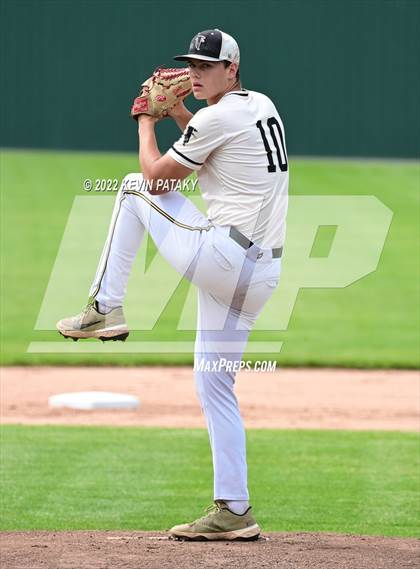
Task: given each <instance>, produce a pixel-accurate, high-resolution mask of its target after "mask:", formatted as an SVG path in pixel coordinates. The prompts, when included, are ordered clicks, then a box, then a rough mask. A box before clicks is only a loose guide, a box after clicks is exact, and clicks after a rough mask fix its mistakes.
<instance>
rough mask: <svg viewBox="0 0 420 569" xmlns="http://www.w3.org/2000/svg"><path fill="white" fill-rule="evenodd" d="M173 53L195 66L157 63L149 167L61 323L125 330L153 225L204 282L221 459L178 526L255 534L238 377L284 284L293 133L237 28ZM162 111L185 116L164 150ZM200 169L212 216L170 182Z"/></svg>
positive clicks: (226, 534)
mask: <svg viewBox="0 0 420 569" xmlns="http://www.w3.org/2000/svg"><path fill="white" fill-rule="evenodd" d="M175 59H176V60H178V61H186V62H187V64H188V67H187V68H178V69H158V70H156V71H155V73H154V74H153V75H152V77H151V78H150V79H149V80H147V81H146V82H145V83H144V84H143V86H142V89H141V92H140V95H139V96H138V97H137V98H136V99H135V101H134V104H133V107H132V110H131V114H132V116H133V118H135V119H136V120H137V122H138V133H139V158H140V164H141V172H142V173H141V174H140V173H133V174H128V175H127V176H126V177H125V178H124V180H123V182H122V184H121V188H120V190H119V192H118V194H117V198H116V202H115V207H114V212H113V215H112V219H111V225H110V229H109V233H108V238H107V241H106V243H105V247H104V249H103V253H102V256H101V259H100V261H99V266H98V269H97V272H96V276H95V278H94V282H93V283H92V287H91V290H90V298H89V302H88V304H87V306H86V308H85V309H84V310H83V311H82V312H81V314H78V315H77V316H74V317H71V318H65V319H63V320H60V322H58V323H57V328H58V330H59V332H60V333H61V334H62V335H63V336H65V337H71V338H73V339H79V338H92V337H93V338H99V339H102V340H118V339H119V340H125V338H126V337H127V336H128V333H129V331H128V327H127V324H126V320H125V317H124V313H123V308H122V307H123V302H124V296H125V293H126V285H127V280H128V277H129V274H130V271H131V267H132V264H133V261H134V258H135V255H136V253H137V250H138V248H139V247H140V244H141V242H142V239H143V237H144V234H145V232H146V231H147V232H148V233H149V234H150V235H151V237H152V239H153V240H154V242H155V244H156V246H157V247H158V249H159V251H160V253H161V254H162V255H163V256H164V257H165V258H166V259H167V261H168V262H169V263H171V265H173V267H175V269H176V270H177V271H179V273H180V274H181V275H183V276H185V277H186V278H187V279H189V281H191V282H192V283H193V284H194V285H195V286H196V287H197V294H198V315H197V334H196V342H195V352H194V370H195V371H194V375H195V382H196V390H197V394H198V398H199V400H200V403H201V406H202V409H203V412H204V415H205V418H206V423H207V427H208V432H209V437H210V444H211V449H212V458H213V467H214V505H213V506H212V507H211V509H210V510H209V511H208V513H207V514H206V515H205V516H204V517H202V518H200V519H198V520H195V521H193V522H191V523H188V524H183V525H178V526H175V527H173V528H172V529H171V530H170V535H171V536H173V537H176V538H179V539H191V540H196V539H202V540H205V539H207V540H220V539H222V540H235V539H239V540H253V539H257V538H258V536H259V533H260V528H259V526H258V524H257V522H256V520H255V518H254V516H253V514H252V511H251V506H250V505H249V493H248V486H247V463H246V445H245V432H244V427H243V423H242V419H241V415H240V412H239V408H238V402H237V399H236V396H235V393H234V383H235V373H236V369H238V364H239V363H240V361H241V358H242V354H243V352H244V349H245V346H246V343H247V339H248V336H249V333H250V331H251V329H252V327H253V325H254V323H255V321H256V319H257V318H258V315H259V314H260V312H261V310H262V309H263V307H264V305H265V303H266V302H267V300H268V299H269V298H270V297H271V296H272V294H273V292H274V290H275V289H276V287H277V285H278V283H279V278H280V272H281V261H282V254H283V245H284V240H285V230H286V224H285V218H286V212H287V203H288V177H289V172H288V161H287V152H286V139H285V133H284V127H283V123H282V121H281V119H280V116H279V114H278V112H277V110H276V107H275V106H274V104H273V102H272V101H271V100H270V99H269V98H268V97H266V96H265V95H263V94H261V93H257V92H255V91H249V90H246V89H244V88H242V86H241V81H240V76H239V47H238V44H237V43H236V41H235V40H234V39H233V38H232V37H231V36H230V35H228V34H226V33H225V32H222V31H220V30H218V29H214V30H206V31H203V32H200V33H198V34H197V35H195V36H194V38H193V39H192V41H191V43H190V46H189V50H188V53H186V54H184V55H178V56H176V57H175ZM191 91H192V93H193V94H194V97H195V98H196V99H199V100H205V101H207V106H205V107H203V108H202V109H200V110H199V111H198V112H197V113H196V114H195V115H192V113H190V112H189V111H188V110H187V108H186V107H185V105H184V102H183V101H184V99H185V97H186V96H187V95H188V94H190V92H191ZM164 116H169V117H171V118H172V119H173V120H175V121H176V123H177V125H178V126H179V128H180V129H181V131H182V135H181V137H180V138H179V139H178V140H177V141H175V142H174V144H173V146H172V147H171V148H170V149H169V150H168V152H166V154H164V155H162V154H161V153H160V151H159V148H158V145H157V142H156V136H155V124H156V122H157V121H158V120H160V119H161V118H162V117H164ZM193 171H195V172H197V176H198V180H199V184H200V188H201V192H202V195H203V198H204V200H205V203H206V205H207V215H203V214H202V213H200V211H198V209H197V208H196V207H195V206H194V205H193V203H192V202H191V201H190V200H188V199H187V198H185V197H184V196H183V195H182V194H181V193H180V192H179V191H170V190H168V186H169V184H165V182H167V181H170V180H171V181H172V180H179V181H181V180H184V179H185V178H186V177H187V176H189V175H190V174H191V173H192V172H193ZM139 286H141V283H139Z"/></svg>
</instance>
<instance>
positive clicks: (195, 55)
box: [174, 29, 239, 63]
mask: <svg viewBox="0 0 420 569" xmlns="http://www.w3.org/2000/svg"><path fill="white" fill-rule="evenodd" d="M174 59H176V60H177V61H186V60H188V59H201V60H203V61H230V62H231V63H239V46H238V44H237V42H236V40H235V39H233V37H232V36H230V35H229V34H227V33H225V32H222V31H221V30H218V29H214V30H205V31H204V32H199V33H198V34H196V35H195V36H194V37H193V39H192V40H191V43H190V47H189V50H188V53H186V54H184V55H177V56H175V57H174Z"/></svg>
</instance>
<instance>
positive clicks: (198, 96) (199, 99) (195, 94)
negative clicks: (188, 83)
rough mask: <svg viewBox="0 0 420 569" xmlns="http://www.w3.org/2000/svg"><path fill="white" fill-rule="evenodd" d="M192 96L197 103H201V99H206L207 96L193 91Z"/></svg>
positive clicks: (198, 91) (201, 92)
mask: <svg viewBox="0 0 420 569" xmlns="http://www.w3.org/2000/svg"><path fill="white" fill-rule="evenodd" d="M193 95H194V98H195V99H197V101H202V100H203V99H207V96H206V95H205V93H203V91H201V90H197V91H193Z"/></svg>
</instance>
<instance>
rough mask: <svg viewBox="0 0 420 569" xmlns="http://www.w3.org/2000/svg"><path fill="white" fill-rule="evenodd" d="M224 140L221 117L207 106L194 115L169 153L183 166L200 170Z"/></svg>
mask: <svg viewBox="0 0 420 569" xmlns="http://www.w3.org/2000/svg"><path fill="white" fill-rule="evenodd" d="M224 141H225V135H224V130H223V125H222V124H221V121H220V118H219V117H218V115H217V113H216V112H213V109H210V108H206V109H202V110H200V111H198V113H196V114H195V115H194V116H193V117H192V119H191V120H190V122H189V123H188V124H187V126H186V128H185V130H184V132H183V134H182V136H181V138H180V139H179V140H177V141H176V142H175V143H174V144H173V146H172V148H170V149H169V150H168V154H169V156H171V157H172V158H173V159H174V160H176V161H177V162H179V163H180V164H182V165H183V166H186V167H187V168H190V169H191V170H200V168H201V167H202V165H203V164H204V162H205V161H206V159H207V157H208V156H209V155H210V154H211V152H213V151H214V150H216V148H218V147H219V146H221V145H222V144H223V143H224Z"/></svg>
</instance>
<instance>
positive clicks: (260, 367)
mask: <svg viewBox="0 0 420 569" xmlns="http://www.w3.org/2000/svg"><path fill="white" fill-rule="evenodd" d="M276 366H277V361H275V360H261V361H260V360H257V361H255V362H252V361H251V360H245V361H243V360H240V361H238V360H235V361H232V360H227V359H226V358H220V360H218V361H209V360H207V359H206V358H200V359H198V360H196V361H195V362H194V371H197V372H209V371H211V372H220V371H226V372H233V373H236V372H238V371H241V370H243V371H257V372H258V371H268V372H270V371H271V372H272V371H276Z"/></svg>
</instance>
